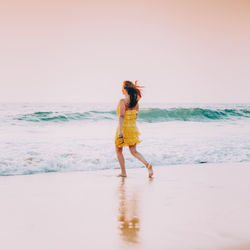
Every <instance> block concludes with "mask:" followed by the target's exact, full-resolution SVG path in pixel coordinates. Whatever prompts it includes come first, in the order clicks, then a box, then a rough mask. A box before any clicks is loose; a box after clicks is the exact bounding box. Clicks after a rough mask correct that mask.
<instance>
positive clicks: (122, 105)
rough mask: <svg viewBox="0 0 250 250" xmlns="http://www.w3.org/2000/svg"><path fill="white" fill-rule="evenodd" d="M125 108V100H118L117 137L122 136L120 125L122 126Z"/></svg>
mask: <svg viewBox="0 0 250 250" xmlns="http://www.w3.org/2000/svg"><path fill="white" fill-rule="evenodd" d="M125 109H126V107H125V102H124V100H122V99H121V100H120V102H119V134H118V137H123V134H122V127H123V121H124V114H125Z"/></svg>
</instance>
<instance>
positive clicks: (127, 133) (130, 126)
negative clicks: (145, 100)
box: [115, 104, 141, 148]
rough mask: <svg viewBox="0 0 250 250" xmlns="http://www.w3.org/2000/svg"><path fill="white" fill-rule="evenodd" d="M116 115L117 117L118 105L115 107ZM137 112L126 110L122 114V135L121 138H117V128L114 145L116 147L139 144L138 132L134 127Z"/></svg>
mask: <svg viewBox="0 0 250 250" xmlns="http://www.w3.org/2000/svg"><path fill="white" fill-rule="evenodd" d="M116 112H117V115H118V116H119V104H118V106H117V110H116ZM137 113H138V111H137V110H126V111H125V114H124V120H123V126H122V134H123V138H118V133H119V127H118V128H117V129H116V134H115V145H116V146H117V147H119V148H120V147H123V146H131V145H135V144H137V143H140V142H141V140H139V135H140V132H139V131H138V128H137V126H136V118H137Z"/></svg>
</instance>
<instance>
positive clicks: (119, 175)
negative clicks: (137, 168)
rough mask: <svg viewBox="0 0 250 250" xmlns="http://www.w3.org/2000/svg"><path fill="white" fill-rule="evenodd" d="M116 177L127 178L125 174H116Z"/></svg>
mask: <svg viewBox="0 0 250 250" xmlns="http://www.w3.org/2000/svg"><path fill="white" fill-rule="evenodd" d="M117 177H127V175H126V174H118V175H117Z"/></svg>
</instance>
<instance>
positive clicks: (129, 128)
mask: <svg viewBox="0 0 250 250" xmlns="http://www.w3.org/2000/svg"><path fill="white" fill-rule="evenodd" d="M141 88H142V87H140V86H138V85H137V81H136V82H135V84H134V83H133V82H131V81H124V82H123V86H122V93H123V94H124V96H125V98H123V99H121V100H120V101H119V103H118V106H117V114H118V116H119V123H118V127H117V130H116V135H115V149H116V155H117V159H118V161H119V164H120V167H121V173H120V174H119V175H117V176H123V177H126V176H127V174H126V169H125V160H124V156H123V153H122V149H123V147H124V146H128V147H129V150H130V153H131V154H132V155H133V156H134V157H135V158H137V159H138V160H139V161H141V162H142V163H143V164H144V165H145V166H146V168H147V169H148V177H152V176H153V168H152V165H151V164H149V163H148V162H147V161H146V160H145V158H144V157H143V156H142V154H140V153H139V152H138V151H137V150H136V144H137V143H140V142H141V141H140V140H139V134H140V133H139V131H138V129H137V126H136V118H137V113H138V111H139V103H138V101H139V100H140V99H141Z"/></svg>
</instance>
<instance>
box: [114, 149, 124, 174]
mask: <svg viewBox="0 0 250 250" xmlns="http://www.w3.org/2000/svg"><path fill="white" fill-rule="evenodd" d="M122 149H123V148H122V147H121V148H118V147H117V146H116V147H115V152H116V155H117V159H118V162H119V164H120V168H121V174H118V175H117V176H118V177H120V176H121V177H126V176H127V173H126V169H125V160H124V157H123V153H122Z"/></svg>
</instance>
